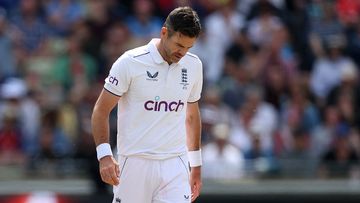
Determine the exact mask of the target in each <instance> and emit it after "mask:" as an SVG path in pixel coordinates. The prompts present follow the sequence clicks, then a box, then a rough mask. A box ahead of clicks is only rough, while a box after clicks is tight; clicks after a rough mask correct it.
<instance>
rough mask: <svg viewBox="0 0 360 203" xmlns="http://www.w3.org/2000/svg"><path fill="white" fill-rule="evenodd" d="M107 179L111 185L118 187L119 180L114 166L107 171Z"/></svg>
mask: <svg viewBox="0 0 360 203" xmlns="http://www.w3.org/2000/svg"><path fill="white" fill-rule="evenodd" d="M109 179H110V181H111V183H112V184H113V185H118V184H119V178H118V175H117V172H116V166H115V167H113V168H111V169H110V171H109Z"/></svg>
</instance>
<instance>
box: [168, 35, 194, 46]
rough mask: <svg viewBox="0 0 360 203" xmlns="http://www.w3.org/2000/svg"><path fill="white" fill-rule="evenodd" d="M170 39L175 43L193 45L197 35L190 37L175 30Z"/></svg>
mask: <svg viewBox="0 0 360 203" xmlns="http://www.w3.org/2000/svg"><path fill="white" fill-rule="evenodd" d="M170 40H171V41H172V42H173V43H177V44H180V45H182V46H184V47H192V46H193V45H194V43H195V41H196V37H188V36H186V35H183V34H181V33H180V32H175V33H174V34H173V35H172V36H171V37H170Z"/></svg>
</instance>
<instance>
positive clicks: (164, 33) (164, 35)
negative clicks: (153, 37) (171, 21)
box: [160, 27, 168, 38]
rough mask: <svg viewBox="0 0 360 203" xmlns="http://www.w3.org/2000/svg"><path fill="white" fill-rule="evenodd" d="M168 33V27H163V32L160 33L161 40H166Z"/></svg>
mask: <svg viewBox="0 0 360 203" xmlns="http://www.w3.org/2000/svg"><path fill="white" fill-rule="evenodd" d="M167 32H168V30H167V28H166V27H162V28H161V32H160V38H165V37H167Z"/></svg>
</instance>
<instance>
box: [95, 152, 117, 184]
mask: <svg viewBox="0 0 360 203" xmlns="http://www.w3.org/2000/svg"><path fill="white" fill-rule="evenodd" d="M99 168H100V175H101V179H102V180H103V181H104V182H105V183H107V184H110V185H118V184H119V182H120V179H119V178H120V168H119V164H118V163H117V161H116V160H115V159H114V157H112V156H105V157H103V158H101V159H100V161H99Z"/></svg>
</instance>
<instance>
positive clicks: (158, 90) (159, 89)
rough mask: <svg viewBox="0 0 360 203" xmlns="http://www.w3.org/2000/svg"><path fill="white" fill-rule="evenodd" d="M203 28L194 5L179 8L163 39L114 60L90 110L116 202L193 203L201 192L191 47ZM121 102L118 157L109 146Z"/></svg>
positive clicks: (197, 88)
mask: <svg viewBox="0 0 360 203" xmlns="http://www.w3.org/2000/svg"><path fill="white" fill-rule="evenodd" d="M200 31H201V24H200V20H199V17H198V15H197V14H196V12H195V11H194V10H192V9H191V8H190V7H179V8H176V9H174V10H173V11H172V12H171V13H170V14H169V16H168V17H167V18H166V21H165V23H164V26H163V27H162V29H161V31H160V39H152V40H151V41H150V42H149V43H148V44H147V45H145V46H142V47H138V48H135V49H132V50H129V51H127V52H125V53H124V54H123V55H122V56H120V58H118V59H117V60H116V62H115V63H114V64H113V66H112V68H111V70H110V73H109V76H108V77H107V78H106V80H105V85H104V88H103V90H102V92H101V93H100V96H99V98H98V100H97V102H96V104H95V107H94V111H93V114H92V132H93V136H94V140H95V143H96V145H97V147H96V150H97V157H98V160H99V167H100V175H101V178H102V180H103V181H104V182H106V183H108V184H111V185H113V186H114V187H113V188H114V198H113V203H183V202H187V203H189V202H191V201H194V200H195V199H196V198H197V197H198V196H199V194H200V190H201V184H202V183H201V162H202V161H201V150H200V129H201V122H200V113H199V106H198V100H199V99H200V94H201V89H202V81H203V77H202V63H201V61H200V60H199V58H198V57H197V56H195V55H193V54H191V53H188V50H189V49H190V48H191V47H192V46H193V45H194V43H195V41H196V39H197V37H198V36H199V34H200ZM116 104H117V105H118V133H117V149H118V157H117V159H115V158H114V157H113V154H112V151H111V148H110V145H109V114H110V112H111V111H112V109H113V108H114V107H115V105H116ZM116 160H117V161H116ZM189 165H190V168H189Z"/></svg>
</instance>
